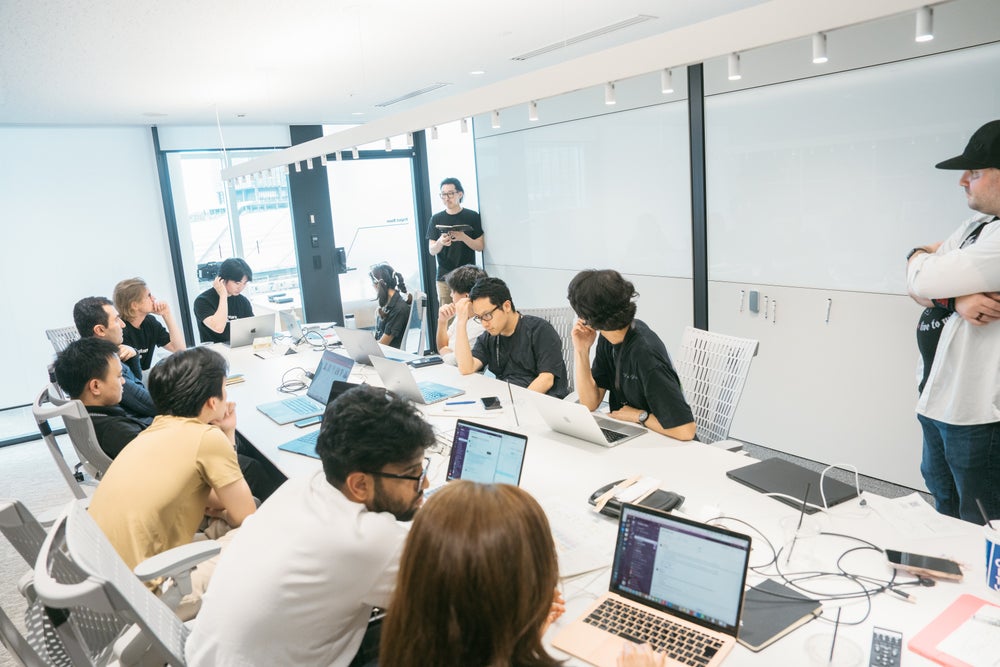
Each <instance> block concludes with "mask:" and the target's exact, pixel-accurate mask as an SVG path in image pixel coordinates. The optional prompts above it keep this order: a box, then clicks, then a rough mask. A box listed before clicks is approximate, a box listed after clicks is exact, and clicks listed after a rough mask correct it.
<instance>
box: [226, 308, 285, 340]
mask: <svg viewBox="0 0 1000 667" xmlns="http://www.w3.org/2000/svg"><path fill="white" fill-rule="evenodd" d="M273 335H274V314H273V313H272V314H270V315H255V316H254V317H241V318H240V319H238V320H229V347H245V346H247V345H250V344H251V343H253V339H254V338H270V337H271V336H273Z"/></svg>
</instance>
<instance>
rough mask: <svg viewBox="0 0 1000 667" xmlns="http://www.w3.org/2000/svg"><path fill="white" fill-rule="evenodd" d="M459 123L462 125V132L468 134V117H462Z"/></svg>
mask: <svg viewBox="0 0 1000 667" xmlns="http://www.w3.org/2000/svg"><path fill="white" fill-rule="evenodd" d="M459 125H460V126H461V127H462V134H468V133H469V119H468V118H463V119H462V120H461V122H460V123H459Z"/></svg>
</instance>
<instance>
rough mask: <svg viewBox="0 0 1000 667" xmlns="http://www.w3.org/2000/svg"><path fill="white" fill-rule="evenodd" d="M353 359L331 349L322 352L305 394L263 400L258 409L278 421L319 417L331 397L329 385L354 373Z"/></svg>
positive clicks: (284, 422) (285, 422)
mask: <svg viewBox="0 0 1000 667" xmlns="http://www.w3.org/2000/svg"><path fill="white" fill-rule="evenodd" d="M352 368H354V360H353V359H348V358H347V357H345V356H344V355H342V354H337V353H336V352H333V351H331V350H327V351H326V352H324V353H323V356H322V358H320V360H319V365H318V366H317V367H316V372H315V373H314V374H313V379H312V382H311V383H309V390H308V391H307V392H306V395H305V396H296V397H295V398H286V399H285V400H283V401H273V402H271V403H262V404H261V405H258V406H257V409H258V410H260V411H261V412H263V413H264V414H265V415H267V416H268V417H270V418H271V419H272V420H273V421H275V422H276V423H278V424H288V423H290V422H294V421H299V420H301V419H307V418H309V417H318V416H319V415H322V414H323V413H324V412H325V411H326V404H327V402H328V401H329V400H330V389H331V387H333V383H334V382H335V381H337V380H340V381H341V382H344V381H345V380H347V378H348V377H349V376H350V375H351V369H352Z"/></svg>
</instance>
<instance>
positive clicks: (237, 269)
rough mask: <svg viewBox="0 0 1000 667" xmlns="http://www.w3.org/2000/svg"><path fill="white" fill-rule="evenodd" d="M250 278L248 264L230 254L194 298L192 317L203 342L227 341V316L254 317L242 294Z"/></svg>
mask: <svg viewBox="0 0 1000 667" xmlns="http://www.w3.org/2000/svg"><path fill="white" fill-rule="evenodd" d="M251 280H253V271H251V270H250V265H249V264H247V263H246V261H244V260H243V259H241V258H239V257H230V258H229V259H227V260H226V261H224V262H223V263H222V266H220V267H219V275H217V276H216V277H215V280H213V281H212V286H211V287H210V288H208V289H207V290H205V291H204V292H202V293H201V294H199V295H198V298H197V299H195V300H194V319H195V321H196V322H197V323H198V335H199V336H200V337H201V342H202V343H228V342H229V320H238V319H240V318H241V317H253V307H252V306H251V305H250V300H249V299H248V298H246V297H245V296H243V290H244V289H245V288H246V286H247V283H248V282H250V281H251Z"/></svg>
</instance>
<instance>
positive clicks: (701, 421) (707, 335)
mask: <svg viewBox="0 0 1000 667" xmlns="http://www.w3.org/2000/svg"><path fill="white" fill-rule="evenodd" d="M757 347H758V343H757V341H755V340H752V339H749V338H736V337H735V336H725V335H723V334H717V333H712V332H711V331H703V330H702V329H695V328H693V327H685V329H684V336H683V338H682V340H681V351H680V354H679V355H677V357H676V358H675V359H674V366H675V367H676V369H677V375H678V376H679V377H680V380H681V388H682V389H683V391H684V398H685V399H686V400H687V402H688V405H690V406H691V410H692V412H694V422H695V426H696V427H697V437H698V440H699V441H701V442H704V443H713V442H718V441H720V440H725V439H726V438H728V437H729V427H730V426H731V425H732V423H733V416H734V415H735V414H736V406H737V405H739V402H740V396H741V395H742V394H743V386H744V385H745V384H746V380H747V375H748V374H749V373H750V362H751V361H753V358H754V356H756V354H757Z"/></svg>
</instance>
